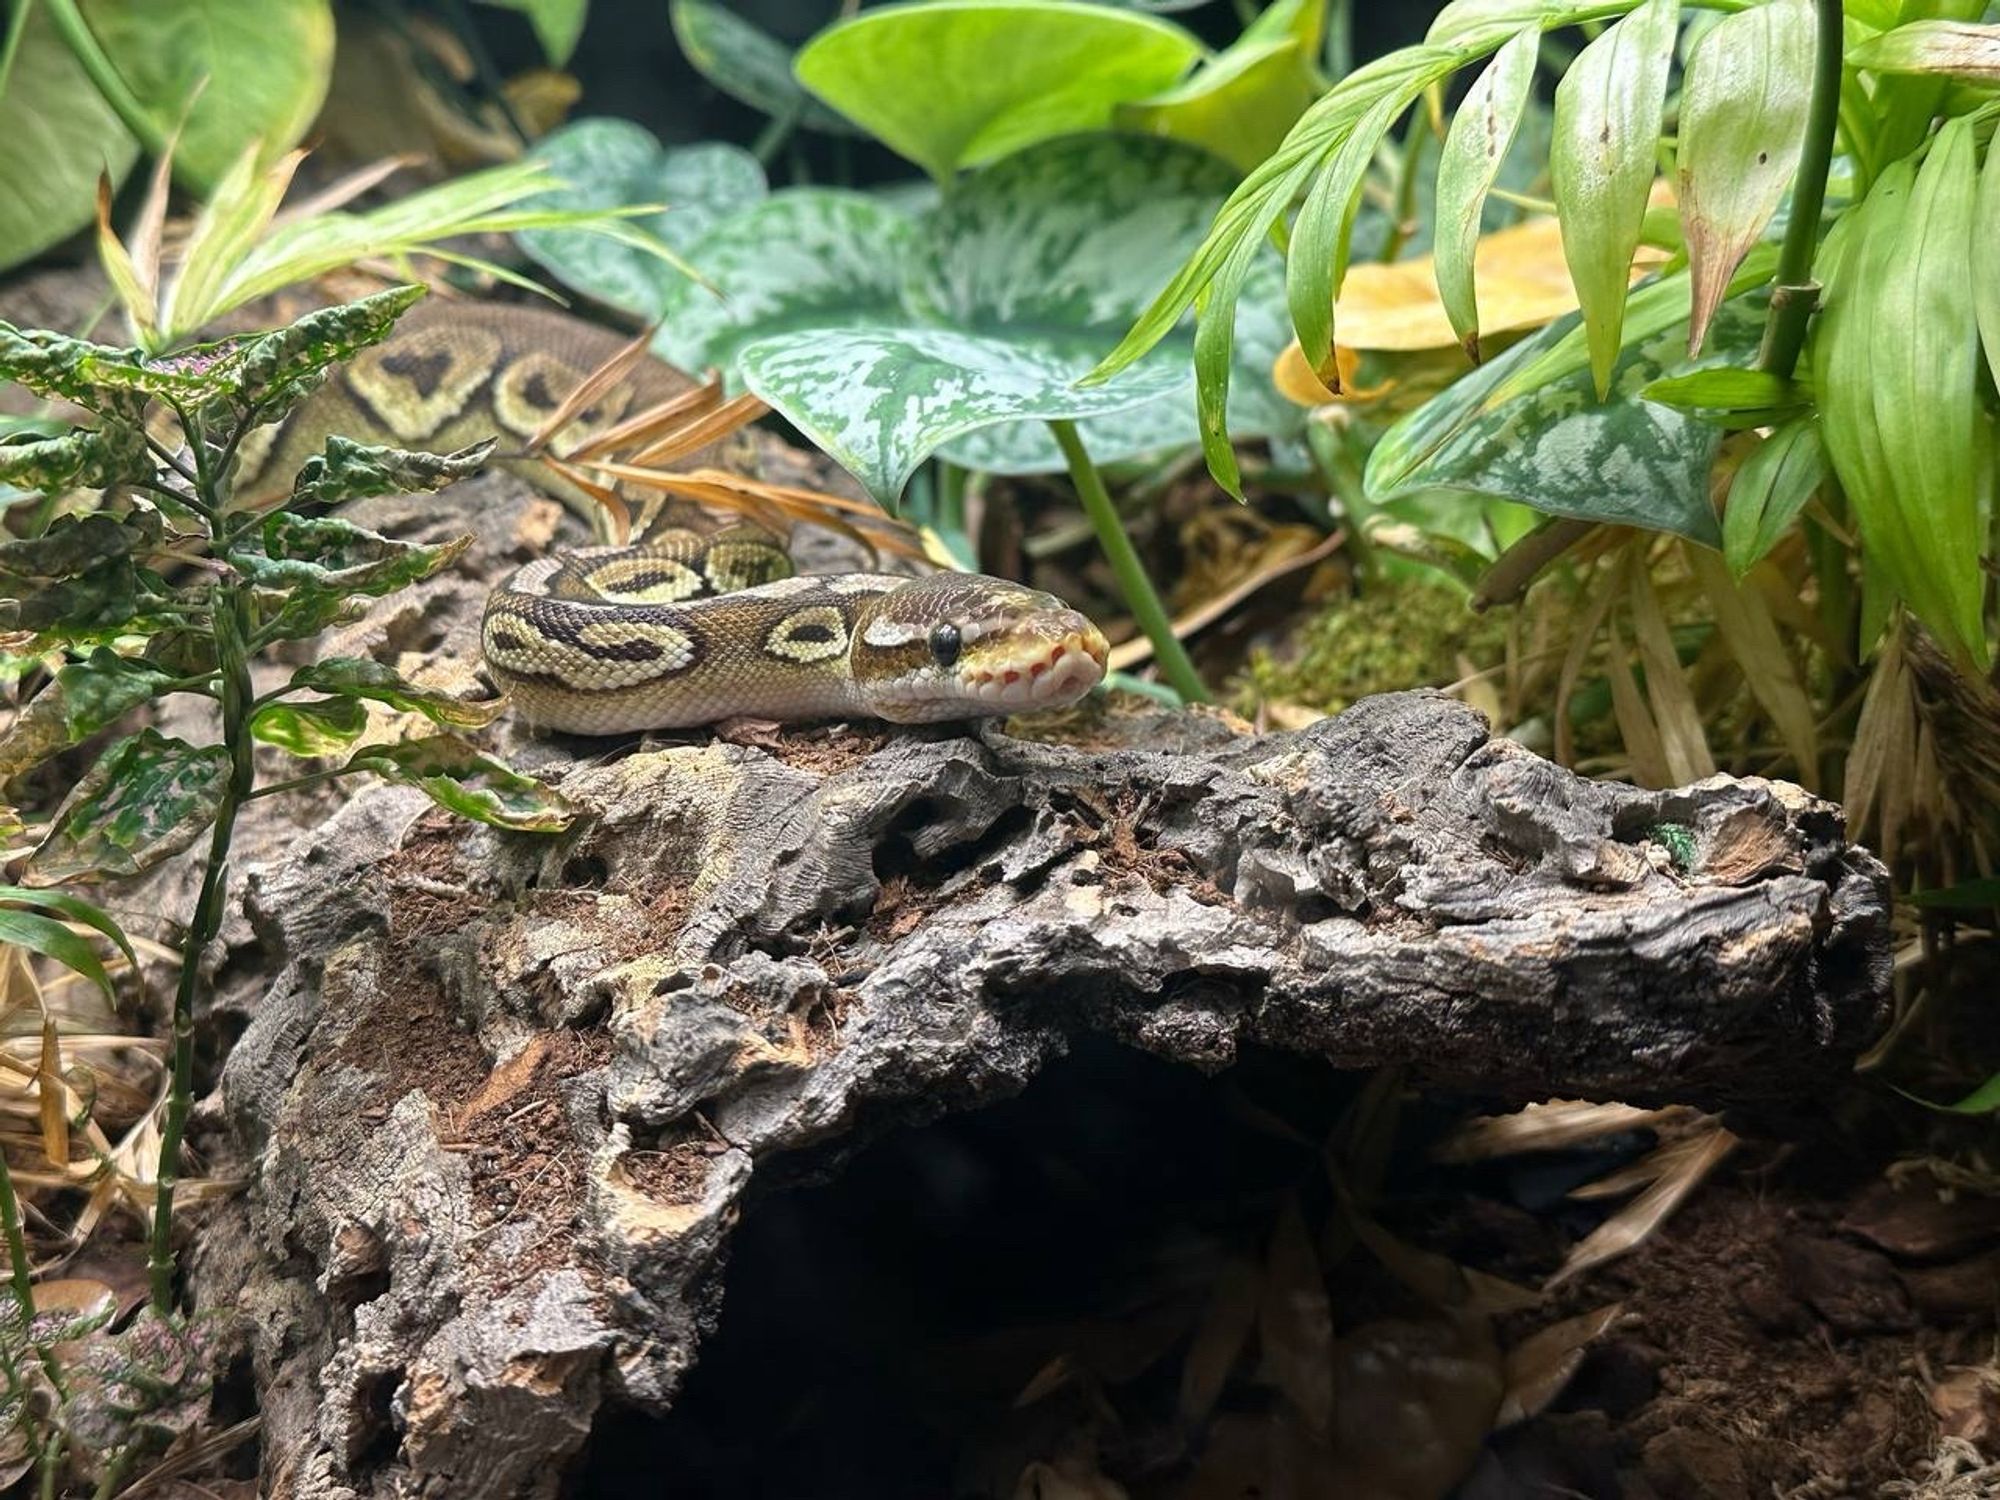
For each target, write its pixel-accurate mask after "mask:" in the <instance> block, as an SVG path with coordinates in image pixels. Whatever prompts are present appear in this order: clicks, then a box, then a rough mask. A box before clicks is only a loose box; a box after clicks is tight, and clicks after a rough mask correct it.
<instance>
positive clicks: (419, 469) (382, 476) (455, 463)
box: [292, 437, 496, 506]
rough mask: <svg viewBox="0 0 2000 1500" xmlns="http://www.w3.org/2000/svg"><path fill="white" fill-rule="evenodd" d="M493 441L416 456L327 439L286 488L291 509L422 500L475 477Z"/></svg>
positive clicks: (400, 450) (491, 451)
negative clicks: (389, 498) (381, 498)
mask: <svg viewBox="0 0 2000 1500" xmlns="http://www.w3.org/2000/svg"><path fill="white" fill-rule="evenodd" d="M495 441H496V440H495V439H492V438H489V439H487V440H486V441H485V442H483V443H474V444H473V445H472V446H471V447H469V448H461V449H459V450H458V451H457V452H456V453H416V452H412V451H410V450H409V449H406V448H387V447H377V446H374V445H371V444H368V443H356V442H353V441H351V440H349V439H347V438H344V437H330V438H328V439H327V440H326V451H325V452H324V453H316V454H314V455H313V456H312V457H311V458H309V459H307V460H306V461H305V463H304V464H303V465H301V466H300V468H299V472H298V476H297V477H296V478H295V479H294V480H293V482H292V504H293V505H295V506H297V505H339V504H341V503H343V502H345V501H348V500H366V499H369V498H371V497H373V496H376V495H427V494H429V493H430V492H431V491H433V490H441V489H443V488H444V487H445V486H446V485H449V484H456V483H458V482H459V480H461V479H470V478H471V477H472V476H473V475H475V474H477V473H478V472H479V471H480V470H481V469H482V468H484V467H485V466H486V461H487V460H488V459H489V458H491V457H492V456H493V449H494V445H495Z"/></svg>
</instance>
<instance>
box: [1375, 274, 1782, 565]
mask: <svg viewBox="0 0 2000 1500" xmlns="http://www.w3.org/2000/svg"><path fill="white" fill-rule="evenodd" d="M1683 293H1685V287H1683ZM1686 305H1687V304H1686V301H1685V296H1683V300H1682V303H1681V306H1682V309H1683V316H1685V308H1686ZM1762 311H1763V305H1762V299H1755V298H1743V299H1739V300H1737V301H1733V302H1729V303H1726V304H1724V306H1723V309H1722V311H1721V312H1720V313H1719V314H1718V315H1717V317H1716V319H1715V327H1714V334H1713V337H1712V338H1711V340H1710V348H1709V352H1708V354H1707V355H1705V356H1703V361H1704V363H1708V364H1720V363H1722V362H1724V361H1728V360H1742V359H1746V358H1747V357H1748V356H1749V355H1750V353H1751V352H1752V351H1754V350H1755V349H1756V347H1757V344H1758V340H1759V338H1760V336H1761V334H1762V331H1763V328H1762ZM1580 326H1581V319H1580V316H1579V315H1578V314H1576V313H1571V314H1570V315H1569V316H1567V317H1565V318H1563V319H1561V320H1560V321H1558V322H1556V323H1552V324H1551V325H1550V326H1549V327H1547V328H1545V329H1543V330H1542V331H1541V332H1540V333H1538V334H1536V335H1535V336H1534V337H1533V338H1531V339H1528V340H1525V341H1524V342H1522V343H1520V344H1517V345H1515V346H1514V347H1513V348H1511V349H1509V350H1508V351H1507V352H1506V353H1505V354H1503V355H1501V356H1500V357H1499V358H1497V359H1494V360H1492V361H1490V362H1489V363H1487V364H1486V365H1484V366H1482V367H1481V368H1480V369H1478V370H1476V371H1474V372H1473V373H1472V374H1470V375H1467V376H1465V377H1464V378H1462V379H1460V380H1459V381H1457V382H1456V383H1454V384H1453V385H1452V386H1450V387H1449V388H1448V389H1446V390H1445V391H1444V392H1443V393H1441V394H1440V395H1438V396H1436V397H1434V398H1432V399H1431V400H1430V401H1429V402H1427V403H1425V404H1424V405H1423V406H1420V407H1418V408H1417V409H1416V410H1415V411H1413V412H1411V413H1410V414H1409V415H1408V416H1406V417H1404V418H1403V419H1402V420H1401V421H1399V422H1398V423H1396V425H1395V426H1393V427H1391V428H1390V429H1389V431H1388V432H1387V433H1385V434H1384V435H1383V437H1382V439H1381V441H1380V442H1379V443H1378V444H1377V445H1376V447H1375V451H1374V452H1373V454H1372V455H1370V458H1369V462H1368V470H1367V475H1366V479H1367V486H1368V493H1369V495H1370V496H1371V498H1373V499H1375V500H1376V501H1377V502H1378V503H1380V502H1388V501H1391V500H1394V499H1397V498H1399V497H1401V496H1405V495H1409V494H1412V493H1414V492H1418V491H1423V490H1436V489H1445V490H1456V491H1460V492H1462V493H1468V494H1474V495H1481V496H1488V497H1492V498H1498V499H1506V500H1515V501H1518V502H1520V503H1521V504H1523V505H1527V506H1531V507H1533V508H1534V509H1536V510H1539V511H1542V512H1544V513H1545V514H1548V515H1556V516H1569V517H1573V518H1575V519H1578V520H1585V521H1600V522H1606V523H1610V524H1613V525H1621V526H1641V527H1645V528H1647V529H1648V530H1652V531H1666V532H1672V533H1674V534H1676V535H1679V536H1684V537H1687V538H1689V539H1690V540H1693V541H1696V542H1700V543H1702V544H1703V545H1704V546H1711V547H1712V546H1715V545H1716V544H1717V543H1718V542H1719V541H1720V540H1721V537H1720V532H1719V530H1718V528H1717V525H1716V519H1715V508H1714V506H1713V505H1712V504H1711V503H1710V501H1709V493H1708V474H1709V468H1710V466H1711V465H1712V463H1713V462H1714V459H1715V451H1716V448H1717V446H1718V445H1719V443H1720V441H1721V432H1720V430H1719V429H1718V428H1717V427H1715V426H1714V425H1713V424H1712V423H1708V422H1703V421H1699V420H1697V419H1695V418H1693V417H1688V416H1683V415H1682V414H1681V413H1680V412H1677V411H1675V410H1673V409H1672V408H1671V407H1666V406H1661V405H1659V404H1658V403H1656V402H1652V401H1648V400H1645V399H1644V398H1643V396H1642V394H1641V393H1642V392H1643V391H1644V390H1645V388H1646V387H1647V386H1648V385H1650V384H1652V383H1653V382H1654V381H1655V380H1658V379H1659V378H1661V376H1663V375H1665V374H1667V373H1669V372H1670V371H1683V370H1687V369H1690V368H1693V366H1692V364H1691V363H1690V361H1689V360H1688V358H1687V350H1686V343H1685V332H1684V329H1683V327H1682V325H1681V324H1679V323H1671V324H1668V325H1667V326H1666V327H1664V328H1661V329H1658V330H1656V331H1655V332H1654V333H1653V334H1652V335H1651V336H1650V337H1648V338H1645V339H1643V340H1640V341H1639V342H1637V343H1635V344H1633V345H1632V346H1630V347H1629V348H1627V349H1626V350H1624V351H1623V352H1622V353H1621V354H1620V356H1619V359H1618V363H1617V364H1616V365H1614V366H1613V368H1612V380H1611V391H1610V394H1609V395H1608V396H1607V397H1606V398H1605V399H1603V400H1601V401H1600V400H1599V399H1598V398H1597V395H1596V390H1595V384H1594V381H1593V379H1592V377H1591V375H1590V373H1589V371H1588V370H1586V369H1584V368H1582V367H1580V366H1577V367H1573V368H1572V369H1571V371H1570V373H1568V374H1567V375H1564V376H1562V377H1561V378H1559V379H1556V380H1549V381H1542V382H1539V383H1537V384H1535V385H1533V386H1531V387H1529V388H1528V389H1527V390H1526V391H1525V393H1523V394H1520V395H1515V396H1512V397H1510V398H1508V399H1505V400H1496V399H1495V393H1496V392H1500V391H1504V390H1506V389H1507V388H1508V387H1509V385H1510V384H1511V382H1512V377H1513V376H1514V375H1515V374H1516V372H1517V371H1519V370H1521V369H1523V368H1526V367H1529V366H1531V365H1533V364H1534V363H1535V362H1537V361H1538V360H1540V359H1542V358H1544V357H1545V356H1546V354H1547V353H1548V351H1549V350H1550V349H1552V348H1554V347H1556V346H1557V345H1558V344H1560V343H1561V342H1562V340H1563V339H1564V338H1565V337H1567V336H1568V335H1569V333H1570V331H1571V330H1572V329H1574V328H1578V327H1580Z"/></svg>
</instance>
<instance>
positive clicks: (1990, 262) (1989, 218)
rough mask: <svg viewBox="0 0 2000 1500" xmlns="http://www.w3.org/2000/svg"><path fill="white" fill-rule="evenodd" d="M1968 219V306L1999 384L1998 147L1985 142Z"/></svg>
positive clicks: (1999, 246)
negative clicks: (1984, 164)
mask: <svg viewBox="0 0 2000 1500" xmlns="http://www.w3.org/2000/svg"><path fill="white" fill-rule="evenodd" d="M1972 212H1973V219H1972V308H1973V314H1974V321H1975V322H1977V323H1978V324H1979V339H1980V342H1981V343H1982V344H1984V345H1985V347H1986V368H1987V370H1988V371H1990V372H1991V374H1992V376H1993V382H1994V384H1995V385H2000V151H1995V150H1994V149H1993V148H1992V146H1991V145H1990V144H1989V145H1988V146H1987V148H1986V167H1985V169H1984V170H1983V171H1982V172H1980V174H1979V197H1978V199H1977V201H1976V202H1975V203H1974V204H1973V210H1972Z"/></svg>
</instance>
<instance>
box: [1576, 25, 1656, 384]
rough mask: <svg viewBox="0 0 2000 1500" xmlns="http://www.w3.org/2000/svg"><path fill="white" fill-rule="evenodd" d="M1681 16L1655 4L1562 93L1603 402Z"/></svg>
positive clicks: (1580, 63)
mask: <svg viewBox="0 0 2000 1500" xmlns="http://www.w3.org/2000/svg"><path fill="white" fill-rule="evenodd" d="M1679 14H1680V6H1679V3H1678V0H1646V3H1645V4H1643V5H1641V6H1640V7H1639V8H1638V9H1637V10H1635V11H1633V12H1632V13H1631V14H1630V15H1628V16H1626V17H1624V19H1622V20H1620V21H1618V22H1616V23H1614V24H1613V25H1612V26H1611V27H1609V28H1608V29H1607V30H1606V31H1605V32H1604V33H1603V35H1601V36H1599V37H1598V38H1597V40H1596V41H1594V42H1592V43H1591V44H1590V45H1589V46H1587V47H1585V48H1584V49H1583V51H1582V52H1580V53H1579V54H1577V59H1576V61H1575V62H1574V63H1572V64H1571V65H1570V69H1569V71H1568V72H1567V73H1566V74H1564V75H1563V81H1562V82H1561V83H1560V84H1558V85H1557V87H1556V118H1555V139H1554V142H1553V143H1552V145H1551V148H1550V155H1549V169H1550V173H1551V175H1552V178H1553V181H1554V186H1555V197H1556V213H1557V216H1558V217H1559V218H1560V219H1561V220H1562V229H1563V258H1564V259H1565V260H1567V261H1568V262H1569V274H1570V280H1571V281H1572V282H1573V283H1575V286H1576V296H1577V303H1578V305H1579V306H1580V307H1581V308H1582V309H1583V322H1584V327H1585V329H1587V330H1588V333H1589V341H1590V368H1591V373H1592V375H1593V377H1594V378H1595V381H1596V386H1597V393H1598V394H1599V395H1600V396H1602V395H1604V394H1606V393H1607V392H1608V391H1609V390H1610V388H1611V372H1612V367H1613V365H1615V364H1616V363H1617V362H1618V354H1619V348H1620V345H1621V342H1622V340H1621V339H1620V337H1619V328H1620V325H1621V324H1622V323H1623V321H1624V317H1625V290H1626V286H1627V284H1628V282H1629V280H1630V277H1631V272H1632V256H1633V253H1634V252H1635V251H1637V249H1638V248H1639V234H1640V230H1641V228H1642V226H1643V225H1644V223H1645V218H1646V199H1647V195H1648V194H1649V193H1650V192H1651V190H1652V186H1653V171H1654V162H1655V159H1656V153H1657V151H1658V149H1659V142H1660V119H1661V111H1662V109H1663V107H1664V105H1665V102H1666V96H1667V73H1668V71H1669V69H1671V68H1672V66H1673V61H1674V36H1675V29H1674V28H1675V22H1676V20H1677V19H1678V17H1679Z"/></svg>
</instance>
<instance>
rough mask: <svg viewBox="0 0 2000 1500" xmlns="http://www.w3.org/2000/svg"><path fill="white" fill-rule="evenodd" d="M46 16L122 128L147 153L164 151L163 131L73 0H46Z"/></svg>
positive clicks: (162, 154) (155, 155)
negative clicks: (47, 13) (47, 14)
mask: <svg viewBox="0 0 2000 1500" xmlns="http://www.w3.org/2000/svg"><path fill="white" fill-rule="evenodd" d="M48 7H49V19H50V20H51V21H53V22H55V26H56V31H57V32H58V33H59V34H60V35H61V36H62V39H63V41H64V42H66V43H67V44H68V45H69V50H70V51H71V52H74V53H75V54H76V60H77V61H78V62H79V63H81V64H82V65H83V71H84V72H85V73H87V74H89V75H90V81H91V83H92V84H94V85H95V86H96V88H97V92H98V93H100V94H102V95H103V96H104V102H105V103H106V104H108V105H110V106H111V109H112V113H114V114H116V115H117V116H118V118H119V120H120V122H121V123H123V125H124V126H125V128H126V129H127V130H129V131H131V132H132V134H133V135H135V136H137V137H138V138H139V144H140V145H141V146H144V147H145V148H146V154H147V155H148V156H154V157H158V156H164V155H166V152H167V133H166V132H165V131H164V130H162V129H161V128H160V122H159V121H157V120H155V119H154V118H153V117H152V115H151V114H149V113H148V112H147V110H146V106H145V105H143V104H141V103H140V102H139V97H138V95H136V94H134V93H133V92H132V86H131V85H130V84H128V83H127V82H126V81H125V79H124V76H123V75H122V74H121V73H119V71H118V68H117V65H116V64H115V63H113V62H112V61H111V58H110V56H109V55H108V54H107V53H106V52H105V50H104V48H103V47H102V46H101V45H99V43H98V40H97V34H96V33H95V32H93V31H92V30H91V29H90V23H89V22H88V21H86V20H84V18H83V12H82V11H80V10H78V9H77V8H76V0H48Z"/></svg>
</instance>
